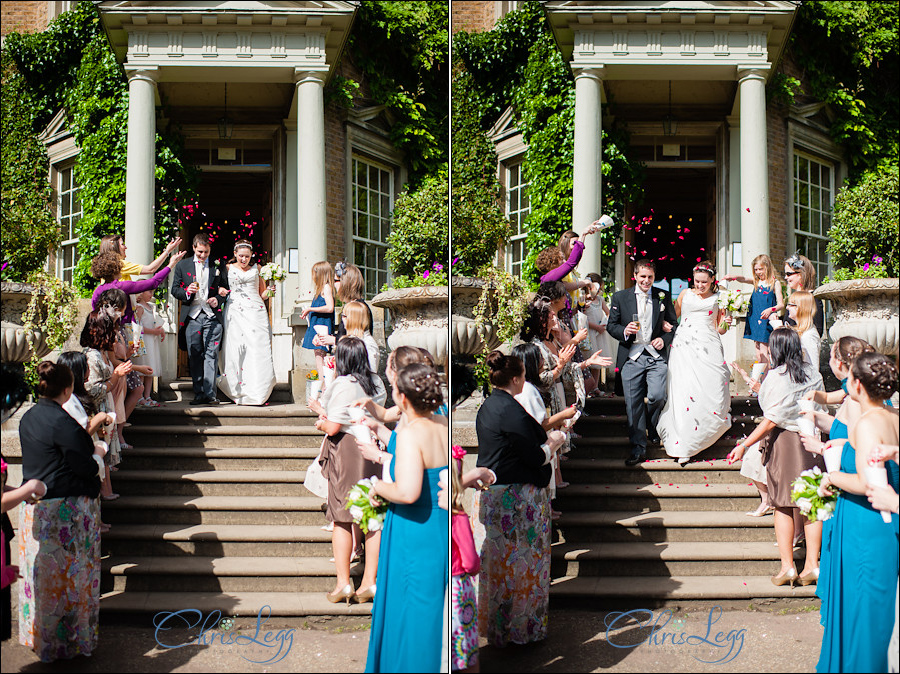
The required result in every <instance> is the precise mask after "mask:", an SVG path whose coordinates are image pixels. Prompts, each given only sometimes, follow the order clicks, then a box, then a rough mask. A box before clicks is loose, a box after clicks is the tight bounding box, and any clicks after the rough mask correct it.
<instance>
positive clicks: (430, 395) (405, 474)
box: [366, 364, 450, 672]
mask: <svg viewBox="0 0 900 674" xmlns="http://www.w3.org/2000/svg"><path fill="white" fill-rule="evenodd" d="M393 399H394V401H395V402H396V403H397V406H398V407H399V408H400V409H401V411H402V412H403V414H404V416H405V417H406V425H405V426H404V428H403V429H402V430H401V431H400V432H399V433H398V434H397V437H396V448H395V456H394V459H393V461H391V467H390V474H391V478H392V479H393V480H394V482H391V483H388V482H384V481H380V480H376V481H375V484H374V486H373V491H374V492H375V494H376V495H377V497H379V498H380V499H383V500H385V501H388V502H390V507H389V509H388V514H387V517H386V518H385V521H384V528H383V530H382V534H381V552H380V556H379V560H378V592H377V594H376V595H375V605H374V607H373V610H372V628H371V631H370V635H369V656H368V659H367V661H366V671H367V672H437V671H439V669H440V666H441V638H442V631H443V618H444V615H443V614H444V591H445V588H446V585H447V579H448V573H449V565H448V557H449V547H448V538H449V533H450V532H449V526H448V519H447V513H446V511H444V510H441V509H440V508H439V507H438V501H437V492H438V479H439V477H440V472H441V470H444V469H445V468H446V467H447V450H448V447H447V426H446V425H445V424H442V423H440V422H438V421H435V420H434V418H433V412H434V411H435V410H436V409H437V408H438V407H440V405H441V404H442V403H443V396H442V394H441V387H440V379H439V377H438V375H437V373H436V372H435V371H434V370H433V369H432V368H431V367H429V366H427V365H424V364H414V365H409V366H408V367H406V368H404V369H403V370H401V371H400V372H399V373H398V374H397V377H396V382H395V384H394V391H393Z"/></svg>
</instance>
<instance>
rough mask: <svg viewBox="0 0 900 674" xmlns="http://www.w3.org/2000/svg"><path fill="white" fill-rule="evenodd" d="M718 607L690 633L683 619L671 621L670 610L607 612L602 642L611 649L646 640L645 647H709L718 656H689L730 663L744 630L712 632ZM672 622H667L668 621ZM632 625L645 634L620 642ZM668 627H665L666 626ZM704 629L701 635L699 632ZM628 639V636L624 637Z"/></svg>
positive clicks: (719, 614) (741, 644)
mask: <svg viewBox="0 0 900 674" xmlns="http://www.w3.org/2000/svg"><path fill="white" fill-rule="evenodd" d="M722 613H723V611H722V607H721V606H714V607H713V608H711V609H710V610H709V616H707V619H706V625H705V626H703V627H702V628H701V629H700V630H698V631H697V633H694V634H692V633H691V632H690V631H689V630H688V629H687V621H686V620H685V619H683V618H678V619H675V620H673V617H674V616H673V613H672V610H671V609H666V610H665V611H662V612H661V613H659V614H658V615H657V614H656V613H654V612H653V611H651V610H649V609H645V608H638V609H634V610H632V611H626V612H616V613H610V614H609V615H607V616H606V620H605V625H606V643H608V644H609V645H610V646H614V647H615V648H634V647H636V646H640V645H641V644H644V643H646V644H647V645H648V646H663V645H665V644H666V642H668V643H669V644H670V645H672V646H681V647H685V648H698V647H703V646H706V647H712V648H714V649H727V650H714V651H713V655H719V654H721V657H719V658H717V659H713V660H704V659H703V658H698V657H697V656H696V655H694V654H693V653H691V654H690V656H691V657H692V658H694V659H695V660H697V661H698V662H705V663H708V664H724V663H726V662H731V661H732V660H734V659H735V658H736V657H737V656H738V655H740V653H741V649H743V648H744V635H745V634H746V632H747V630H746V629H739V630H729V631H727V632H725V631H719V632H715V634H714V633H713V625H715V624H716V623H717V622H718V621H719V619H720V618H721V617H722ZM670 622H671V623H672V624H671V625H669V623H670ZM635 624H636V625H637V627H638V629H639V630H643V629H648V630H649V633H648V634H647V635H646V636H643V638H641V637H640V636H639V637H638V639H639V640H638V641H637V642H635V643H629V644H625V643H619V642H621V641H624V634H625V630H628V633H629V634H630V632H631V630H633V629H634V627H635ZM666 628H668V629H666ZM704 630H705V632H706V633H705V634H702V632H703V631H704ZM628 640H629V641H631V640H632V638H629V639H628Z"/></svg>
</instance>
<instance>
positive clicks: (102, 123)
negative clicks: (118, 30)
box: [2, 2, 197, 296]
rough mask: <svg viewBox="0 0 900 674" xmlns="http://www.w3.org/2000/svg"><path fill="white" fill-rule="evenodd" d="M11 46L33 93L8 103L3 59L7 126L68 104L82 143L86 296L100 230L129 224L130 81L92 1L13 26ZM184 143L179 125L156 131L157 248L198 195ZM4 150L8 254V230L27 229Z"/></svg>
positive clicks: (80, 229)
mask: <svg viewBox="0 0 900 674" xmlns="http://www.w3.org/2000/svg"><path fill="white" fill-rule="evenodd" d="M7 53H8V54H9V57H10V58H11V60H12V61H13V62H14V64H15V67H16V70H15V72H12V71H10V72H9V80H10V82H11V83H12V84H13V85H14V86H16V87H22V88H23V89H24V90H26V91H27V94H26V95H23V96H22V97H21V98H22V99H23V100H24V101H25V103H24V104H23V105H20V106H19V107H17V108H15V109H12V108H7V105H6V103H5V100H6V99H5V90H6V87H7V68H6V65H5V64H4V87H3V88H4V106H3V118H4V121H3V125H4V131H5V130H6V128H7V124H8V123H9V125H13V124H20V125H21V124H27V125H29V126H30V128H31V133H32V134H34V135H35V136H36V134H38V133H39V132H40V131H42V130H43V129H44V128H45V127H46V126H47V124H48V123H49V121H50V120H51V118H52V117H53V116H54V115H55V114H56V113H57V112H58V111H59V110H60V109H61V108H63V109H65V111H66V126H67V128H68V129H69V130H70V131H71V132H72V134H73V137H74V139H75V142H76V144H77V145H78V147H79V154H78V156H77V158H76V160H75V171H74V173H75V179H76V180H77V182H78V183H79V184H80V185H81V191H80V193H79V198H80V201H81V205H82V217H81V220H80V221H79V222H78V224H77V230H76V231H77V236H78V238H79V241H78V255H79V260H78V263H77V264H76V267H75V271H74V275H73V282H74V284H75V285H76V286H77V287H78V289H79V291H80V292H81V294H82V295H84V296H87V295H89V294H90V292H91V291H92V290H93V288H94V287H95V286H96V284H97V281H96V280H95V279H93V278H92V277H91V276H90V273H89V268H90V261H91V258H92V257H93V256H94V255H96V254H97V252H98V249H99V245H100V238H101V237H103V236H105V235H107V234H124V232H125V165H126V139H127V137H126V130H127V128H128V86H127V82H126V81H125V77H124V74H123V72H122V68H121V66H120V65H119V64H118V62H117V61H116V58H115V56H114V54H113V53H112V50H111V49H110V47H109V42H108V40H107V38H106V35H105V34H104V33H103V31H102V29H101V27H100V18H99V15H98V14H97V10H96V8H95V7H94V5H93V3H90V2H79V3H77V4H76V5H75V7H74V8H73V9H72V10H71V11H69V12H65V13H63V14H61V15H60V16H59V17H58V18H57V19H55V20H54V21H53V22H51V23H50V25H49V26H48V28H47V30H45V31H43V32H39V33H31V34H19V33H11V34H9V35H8V36H7V38H6V42H5V44H4V57H5V55H6V54H7ZM8 120H9V122H8ZM13 120H16V121H13ZM4 136H5V134H4ZM4 142H5V141H4ZM182 143H183V138H182V136H181V135H180V133H178V130H177V129H161V130H158V132H157V136H156V203H155V218H156V220H155V223H154V224H155V227H154V243H155V248H156V253H157V254H159V253H161V252H162V249H163V248H164V247H165V243H166V242H168V240H169V239H170V238H171V237H172V236H173V235H175V234H176V233H177V231H178V228H179V209H180V204H184V203H187V202H188V201H190V200H192V199H193V196H194V190H195V188H196V185H197V173H196V171H195V169H194V168H193V167H191V166H190V165H189V164H188V163H186V161H185V160H184V153H183V145H182ZM4 148H5V145H4ZM5 152H6V150H5V149H4V211H3V223H2V226H3V232H4V235H3V236H4V240H3V243H4V246H3V247H4V261H7V257H6V256H7V252H6V249H7V232H9V236H10V237H13V236H17V235H21V233H20V232H17V230H21V228H22V227H23V226H24V225H23V224H21V223H20V222H18V221H16V220H15V219H14V218H13V217H11V215H10V216H9V217H8V215H7V210H6V206H5V204H6V172H5V171H6V170H7V169H6V163H7V162H6V156H5ZM9 170H10V171H12V172H14V173H15V172H18V171H22V172H24V171H27V170H29V169H28V168H27V166H26V167H24V168H21V169H20V168H19V167H18V166H13V167H11V168H10V169H9ZM30 170H33V169H30ZM44 175H45V176H46V172H45V173H44ZM36 189H37V191H38V193H44V194H49V193H50V186H49V185H47V184H46V178H45V179H44V181H43V184H41V185H39V186H37V188H36ZM48 213H49V211H48ZM57 243H58V239H57V240H55V241H53V242H52V243H51V245H48V246H47V247H46V248H45V249H44V250H43V255H42V256H39V257H40V261H41V262H42V261H43V258H44V257H46V252H47V250H52V249H53V248H54V247H55V245H56V244H57ZM42 248H43V244H42ZM30 264H31V265H32V266H31V267H30V269H34V268H35V266H33V261H32V262H31V263H30ZM27 270H28V269H25V271H27Z"/></svg>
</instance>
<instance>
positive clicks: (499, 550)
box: [473, 484, 550, 646]
mask: <svg viewBox="0 0 900 674" xmlns="http://www.w3.org/2000/svg"><path fill="white" fill-rule="evenodd" d="M476 501H477V503H476V504H475V507H476V512H478V519H477V521H476V522H474V526H473V529H474V531H473V533H474V535H475V544H476V546H477V547H478V548H479V549H480V553H481V571H480V572H479V574H478V586H479V587H478V624H479V631H480V632H481V636H483V637H487V640H488V643H489V644H490V645H492V646H506V645H507V644H508V643H510V642H512V643H514V644H527V643H530V642H532V641H540V640H541V639H544V638H546V636H547V618H548V610H549V605H550V499H549V497H548V495H547V490H546V489H544V488H540V487H536V486H534V485H533V484H505V485H494V486H492V487H488V488H487V489H486V490H485V491H482V492H476Z"/></svg>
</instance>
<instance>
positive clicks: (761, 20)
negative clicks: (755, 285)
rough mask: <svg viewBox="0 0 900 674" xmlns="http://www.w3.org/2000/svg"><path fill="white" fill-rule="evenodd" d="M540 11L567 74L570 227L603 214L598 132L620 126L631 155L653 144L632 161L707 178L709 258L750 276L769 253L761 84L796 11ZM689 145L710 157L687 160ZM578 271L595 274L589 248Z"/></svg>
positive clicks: (764, 5) (694, 6)
mask: <svg viewBox="0 0 900 674" xmlns="http://www.w3.org/2000/svg"><path fill="white" fill-rule="evenodd" d="M545 7H546V10H547V14H548V17H549V19H550V23H551V26H552V28H553V32H554V35H555V36H556V39H557V42H558V44H559V47H560V49H561V50H562V53H563V57H564V58H565V59H566V61H567V62H568V63H569V64H570V65H571V68H572V71H573V74H574V76H575V132H574V133H575V139H574V140H575V160H574V169H575V176H574V187H573V201H574V203H573V221H574V222H573V224H574V226H575V228H576V230H577V229H579V228H584V227H585V226H587V225H588V224H589V223H590V222H592V221H593V220H595V219H596V218H598V217H599V216H600V215H601V210H602V204H603V199H602V194H603V184H602V183H603V181H602V170H601V159H602V141H601V129H602V128H603V126H605V125H611V124H612V123H613V122H616V123H618V124H621V125H624V126H625V127H627V128H628V129H629V132H630V133H631V137H632V143H633V145H634V146H644V147H647V146H652V147H654V152H653V153H652V156H651V155H649V154H645V155H642V156H641V159H642V160H644V162H645V164H646V165H647V166H650V167H656V168H672V169H675V168H679V167H685V168H687V167H691V166H693V167H694V168H701V167H703V168H706V169H714V170H715V173H716V178H715V181H716V194H717V195H718V196H719V197H720V198H718V199H715V205H714V212H713V214H712V215H713V217H712V218H710V219H711V222H710V223H709V224H710V225H711V227H712V232H711V234H712V235H711V236H710V239H711V242H712V244H713V245H712V246H710V249H709V253H710V255H712V256H713V257H712V259H713V261H714V262H716V264H717V265H718V267H719V269H720V270H721V273H729V272H734V273H744V274H749V273H750V272H749V265H750V261H751V260H752V258H753V256H754V255H757V254H759V253H764V252H765V253H768V252H769V187H768V174H767V156H766V147H767V127H766V100H765V85H766V81H767V79H768V78H769V76H770V73H771V72H772V69H773V66H774V64H777V62H778V61H779V59H780V56H781V53H782V51H783V49H784V47H785V41H786V39H787V36H788V34H789V32H790V27H791V24H792V22H793V17H794V13H795V11H796V7H795V5H794V3H791V2H753V3H750V2H746V3H743V2H740V3H735V2H671V3H663V4H661V5H656V6H653V7H650V6H648V4H647V3H643V2H614V3H602V5H601V4H598V3H593V2H548V3H546V5H545ZM608 101H614V103H615V106H614V109H613V112H614V113H615V116H613V114H610V107H609V106H608ZM701 127H702V129H701ZM701 133H702V134H703V135H702V136H701ZM692 143H693V145H694V146H695V147H698V146H699V147H708V148H711V153H707V154H705V155H703V156H702V158H701V156H700V154H699V153H695V154H694V157H695V158H692V157H691V153H690V152H689V148H690V147H691V145H692ZM617 248H618V250H617V253H616V255H617V258H616V282H617V285H618V287H622V284H623V283H625V282H626V275H627V274H626V268H627V267H628V264H627V263H628V262H630V260H627V258H628V251H627V250H625V246H622V245H620V246H618V247H617ZM741 252H745V253H746V254H744V255H741ZM581 267H583V268H584V269H590V270H599V269H600V248H599V246H593V247H588V248H587V249H586V250H585V254H584V258H583V259H582V262H581ZM741 269H743V271H742V272H741V271H740V270H741Z"/></svg>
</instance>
